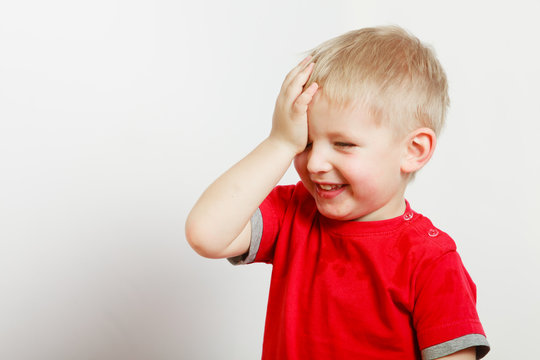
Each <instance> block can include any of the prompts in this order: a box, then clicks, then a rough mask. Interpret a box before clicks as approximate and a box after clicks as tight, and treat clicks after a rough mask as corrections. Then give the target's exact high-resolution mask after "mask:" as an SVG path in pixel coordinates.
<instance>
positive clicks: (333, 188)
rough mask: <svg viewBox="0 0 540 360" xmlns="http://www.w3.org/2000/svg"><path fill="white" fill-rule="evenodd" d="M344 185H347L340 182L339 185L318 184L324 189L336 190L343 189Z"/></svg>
mask: <svg viewBox="0 0 540 360" xmlns="http://www.w3.org/2000/svg"><path fill="white" fill-rule="evenodd" d="M344 186H345V185H343V184H339V185H328V184H317V187H318V188H319V189H321V190H324V191H334V190H338V189H341V188H342V187H344Z"/></svg>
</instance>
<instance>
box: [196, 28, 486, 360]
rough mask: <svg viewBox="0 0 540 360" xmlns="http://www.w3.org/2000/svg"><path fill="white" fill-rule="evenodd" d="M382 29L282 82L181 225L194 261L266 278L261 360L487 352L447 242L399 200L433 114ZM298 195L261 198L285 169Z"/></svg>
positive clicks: (426, 58)
mask: <svg viewBox="0 0 540 360" xmlns="http://www.w3.org/2000/svg"><path fill="white" fill-rule="evenodd" d="M448 103H449V100H448V91H447V82H446V76H445V74H444V71H443V69H442V67H441V66H440V64H439V62H438V60H437V59H436V58H435V56H434V55H433V53H432V51H431V50H430V49H428V48H427V47H425V46H424V45H423V44H422V43H420V41H419V40H418V39H416V38H415V37H413V36H412V35H410V34H408V33H407V32H405V31H404V30H402V29H400V28H397V27H379V28H367V29H362V30H358V31H352V32H349V33H347V34H344V35H342V36H339V37H337V38H335V39H331V40H329V41H327V42H325V43H323V44H321V45H320V46H319V47H318V48H316V49H315V50H314V51H313V52H312V54H311V56H309V57H308V58H306V59H304V60H303V61H302V62H301V63H300V64H299V65H298V66H297V67H296V68H294V69H293V70H292V71H291V72H290V73H289V74H288V75H287V77H286V78H285V81H284V83H283V86H282V88H281V91H280V94H279V96H278V98H277V102H276V107H275V111H274V115H273V123H272V130H271V132H270V135H269V136H268V138H266V139H265V140H264V141H263V142H262V143H261V144H260V145H259V146H258V147H257V148H255V149H254V150H253V151H252V152H251V153H250V154H249V155H247V156H246V157H245V158H244V159H242V160H241V161H240V162H238V163H237V164H236V165H234V166H233V167H232V168H231V169H229V170H228V171H227V172H226V173H225V174H223V175H222V176H221V177H219V178H218V179H217V180H216V181H215V182H214V183H213V184H212V185H211V186H210V187H209V188H208V189H207V190H206V191H205V192H204V194H203V195H202V196H201V198H200V199H199V201H198V202H197V203H196V205H195V206H194V208H193V209H192V211H191V213H190V214H189V216H188V219H187V221H186V237H187V239H188V241H189V243H190V244H191V246H192V247H193V248H194V249H195V250H196V251H197V252H198V253H199V254H201V255H203V256H206V257H210V258H229V259H230V261H231V262H233V263H235V264H240V263H252V262H266V263H271V264H273V270H272V279H271V285H270V294H269V300H268V310H267V317H266V326H265V335H264V345H263V356H262V357H263V359H295V360H296V359H299V360H300V359H302V360H308V359H309V360H313V359H326V360H327V359H400V360H402V359H420V358H423V359H437V358H443V359H475V358H481V357H483V356H484V355H485V354H486V353H487V352H488V351H489V345H488V343H487V340H486V338H485V334H484V331H483V329H482V325H481V324H480V321H479V319H478V315H477V312H476V306H475V302H476V288H475V285H474V283H473V282H472V280H471V279H470V277H469V275H468V274H467V271H466V270H465V268H464V267H463V265H462V263H461V260H460V258H459V255H458V254H457V253H456V247H455V244H454V242H453V240H452V239H451V238H450V237H449V236H448V235H447V234H445V233H444V232H442V231H441V230H439V229H437V228H436V227H435V226H433V225H432V224H431V222H430V221H429V220H428V219H427V218H426V217H424V216H422V215H421V214H419V213H417V212H415V211H413V210H412V209H411V207H410V205H409V203H408V202H407V201H406V200H405V198H404V193H405V189H406V187H407V184H408V182H409V181H410V180H411V179H412V177H413V176H414V174H415V172H416V171H418V170H419V169H420V168H422V167H423V166H424V165H425V164H426V163H427V162H428V161H429V159H430V158H431V155H432V154H433V151H434V149H435V144H436V139H437V135H438V133H439V131H440V129H441V127H442V125H443V121H444V117H445V113H446V108H447V106H448ZM293 160H294V164H295V167H296V170H297V172H298V174H299V175H300V178H301V180H302V181H301V182H299V183H298V184H296V185H291V186H277V187H276V184H277V183H278V181H279V180H280V178H281V177H282V176H283V174H284V173H285V171H286V170H287V168H288V167H289V165H290V163H291V162H292V161H293Z"/></svg>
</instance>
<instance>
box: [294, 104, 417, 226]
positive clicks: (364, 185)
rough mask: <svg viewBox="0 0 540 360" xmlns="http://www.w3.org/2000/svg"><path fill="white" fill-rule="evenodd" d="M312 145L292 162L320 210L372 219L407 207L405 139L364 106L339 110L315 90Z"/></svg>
mask: <svg viewBox="0 0 540 360" xmlns="http://www.w3.org/2000/svg"><path fill="white" fill-rule="evenodd" d="M308 133H309V141H308V146H307V147H306V150H304V152H302V153H300V154H298V155H297V156H296V158H295V161H294V165H295V167H296V171H297V172H298V174H299V175H300V178H301V179H302V182H303V183H304V185H305V186H306V188H307V189H308V191H309V192H310V193H311V195H312V196H313V197H314V199H315V201H316V203H317V208H318V209H319V212H321V214H323V215H324V216H326V217H328V218H332V219H338V220H357V221H373V220H383V219H389V218H393V217H397V216H400V215H401V214H402V213H403V212H404V211H405V202H404V200H403V193H404V191H405V186H406V180H405V179H404V178H403V176H402V173H401V166H400V165H401V161H402V156H403V154H404V152H403V146H404V145H403V143H401V142H400V140H398V139H396V137H395V136H393V134H392V131H391V129H389V128H388V127H387V126H383V125H380V126H377V125H376V123H375V120H374V119H373V117H372V115H370V114H369V112H368V111H367V110H366V109H364V108H363V107H353V106H350V107H346V108H344V109H339V108H337V107H335V106H333V105H331V104H330V103H329V102H328V101H327V100H326V99H325V97H324V96H319V94H316V96H315V98H314V99H313V101H312V102H311V104H310V106H309V110H308Z"/></svg>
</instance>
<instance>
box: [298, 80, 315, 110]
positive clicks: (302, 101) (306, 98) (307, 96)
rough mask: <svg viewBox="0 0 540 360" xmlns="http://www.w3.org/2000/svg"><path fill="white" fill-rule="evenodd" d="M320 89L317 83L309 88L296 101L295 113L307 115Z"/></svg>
mask: <svg viewBox="0 0 540 360" xmlns="http://www.w3.org/2000/svg"><path fill="white" fill-rule="evenodd" d="M318 89H319V85H318V84H317V83H313V84H311V85H309V86H308V88H307V89H305V90H304V92H302V94H300V96H298V98H296V101H295V102H294V104H293V111H294V112H295V113H305V112H306V111H307V107H308V105H309V103H310V102H311V100H313V96H314V95H315V93H316V92H317V90H318Z"/></svg>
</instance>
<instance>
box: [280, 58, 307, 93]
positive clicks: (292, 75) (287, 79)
mask: <svg viewBox="0 0 540 360" xmlns="http://www.w3.org/2000/svg"><path fill="white" fill-rule="evenodd" d="M311 59H313V56H311V55H309V56H307V57H305V58H304V59H303V60H302V61H300V63H299V64H298V65H296V66H295V67H294V68H293V69H292V70H291V71H289V73H288V74H287V76H286V77H285V80H284V81H283V88H285V87H287V86H289V84H290V83H291V81H292V80H293V79H294V78H295V77H296V76H297V75H298V73H300V72H301V71H303V70H305V69H306V68H307V66H309V65H307V64H308V63H309V62H310V61H311ZM306 65H307V66H306Z"/></svg>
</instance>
